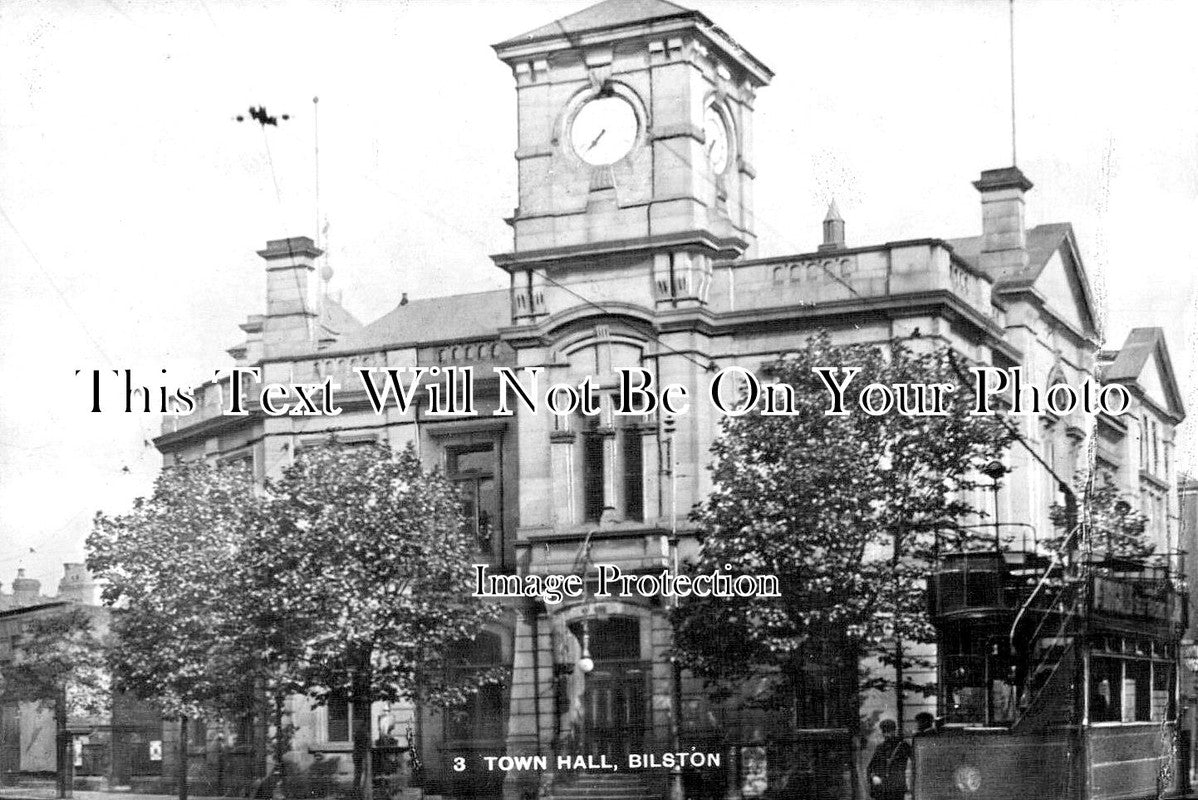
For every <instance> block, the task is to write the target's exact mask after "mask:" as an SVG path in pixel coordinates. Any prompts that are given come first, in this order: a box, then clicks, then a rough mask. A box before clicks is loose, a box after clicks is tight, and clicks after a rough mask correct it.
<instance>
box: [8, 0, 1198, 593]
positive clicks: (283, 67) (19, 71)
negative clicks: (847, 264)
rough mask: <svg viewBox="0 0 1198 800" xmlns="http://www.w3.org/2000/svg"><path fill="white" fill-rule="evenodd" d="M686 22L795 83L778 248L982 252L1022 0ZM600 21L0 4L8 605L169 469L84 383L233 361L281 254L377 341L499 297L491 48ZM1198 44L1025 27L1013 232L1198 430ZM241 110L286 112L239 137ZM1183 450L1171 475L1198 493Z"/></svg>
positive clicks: (773, 142) (208, 3) (509, 192)
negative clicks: (1057, 272) (1163, 372)
mask: <svg viewBox="0 0 1198 800" xmlns="http://www.w3.org/2000/svg"><path fill="white" fill-rule="evenodd" d="M684 4H685V5H690V6H691V7H696V8H699V9H700V10H702V11H703V12H704V13H706V14H707V15H708V16H709V17H710V18H712V19H713V20H714V21H715V22H716V23H717V24H719V25H720V26H721V27H723V28H724V29H725V30H726V31H728V32H729V33H730V34H731V35H732V36H733V37H734V38H735V39H736V40H737V41H738V42H739V43H740V44H742V45H743V46H744V47H746V48H747V49H748V50H750V51H751V52H752V53H754V55H756V56H757V57H758V58H759V59H761V60H762V61H764V62H765V63H766V64H767V65H769V66H770V67H771V68H772V69H773V70H774V72H775V73H776V77H775V79H774V81H773V82H772V84H771V85H770V86H768V87H766V88H764V89H762V90H761V91H760V92H759V94H758V99H757V105H756V122H755V144H756V158H755V166H756V168H757V171H758V178H757V181H756V203H757V210H758V222H757V228H758V236H759V244H760V254H761V255H763V256H768V255H780V254H784V253H788V252H806V251H810V250H812V249H814V247H815V245H816V244H818V242H819V240H820V238H819V237H820V221H821V220H822V219H823V215H824V212H825V210H826V208H827V205H828V202H829V201H830V200H831V199H832V198H835V199H836V202H837V204H838V206H839V207H840V210H841V212H842V214H843V216H844V218H845V220H846V223H847V231H848V237H847V238H848V243H849V244H850V245H851V246H852V245H865V244H871V243H881V242H885V241H891V240H897V239H908V238H921V237H944V238H948V237H954V236H968V235H975V234H977V233H979V232H980V226H981V212H980V203H979V200H978V196H977V192H976V191H975V190H974V189H973V187H972V185H971V182H972V181H973V180H976V179H977V177H978V174H979V173H980V172H981V170H983V169H988V168H996V167H1002V166H1007V165H1008V164H1010V162H1011V149H1010V148H1011V123H1010V117H1011V110H1010V64H1009V60H1008V53H1009V47H1010V43H1009V38H1008V36H1009V27H1008V4H1007V2H1006V1H1005V0H960V1H956V2H954V1H952V0H937V1H932V0H918V1H917V0H885V1H883V0H871V1H870V2H864V1H863V0H862V1H858V2H854V1H853V0H840V1H839V2H831V1H823V2H817V1H815V0H810V1H807V2H803V1H801V0H793V1H791V2H782V0H772V1H770V2H748V1H746V0H698V2H694V3H684ZM587 5H589V3H588V2H585V0H523V1H522V2H495V1H494V0H489V1H488V2H469V1H468V0H446V1H445V2H431V0H421V1H420V2H398V1H396V0H389V1H388V2H382V1H381V0H326V1H324V2H310V1H308V0H273V1H272V2H253V1H252V0H175V1H174V2H170V3H163V2H157V0H69V1H68V0H0V367H2V369H3V373H2V375H3V379H2V380H0V586H2V587H3V589H4V590H6V591H7V590H10V588H11V581H12V578H13V577H14V576H15V574H16V570H17V569H18V568H24V569H26V570H27V573H28V575H29V576H30V577H35V578H38V579H40V580H42V581H43V589H44V590H46V591H50V592H52V591H53V589H54V586H55V585H56V584H57V581H58V579H59V577H60V576H61V574H62V566H61V565H62V562H64V561H81V560H83V558H84V540H85V539H86V536H87V533H88V531H89V530H90V527H91V520H92V517H93V515H94V514H95V513H96V511H98V510H102V511H104V512H106V513H119V512H121V511H124V510H126V509H127V508H128V507H129V504H130V502H131V500H132V499H133V498H134V497H136V496H138V495H141V494H145V493H147V492H148V490H149V489H150V487H151V484H152V481H153V479H154V476H155V474H156V473H157V470H158V467H159V463H160V460H159V458H158V456H157V454H156V452H155V451H154V449H153V447H152V445H151V444H150V440H151V439H152V438H153V437H154V436H155V435H156V434H157V431H158V426H159V424H160V420H159V419H158V418H157V416H155V415H145V414H130V415H126V414H122V413H118V412H115V411H107V410H106V411H105V412H103V413H101V414H92V413H89V409H90V403H89V394H88V384H87V380H86V373H87V372H89V371H90V370H93V369H126V368H128V369H132V370H134V375H135V376H137V377H138V378H140V379H142V382H145V383H148V384H151V385H153V384H154V383H155V382H156V381H157V380H159V379H160V378H161V379H163V380H164V382H166V383H169V384H171V385H175V384H181V385H191V384H193V383H199V382H202V381H203V380H205V379H207V378H209V377H210V376H211V375H212V373H213V372H214V371H215V370H217V369H220V368H225V367H227V366H229V364H230V363H231V362H230V359H229V358H228V357H227V355H226V354H225V349H226V348H228V347H230V346H232V345H234V344H237V343H239V341H240V340H241V337H242V334H241V331H240V330H238V328H237V325H238V324H239V323H240V322H243V321H244V320H245V317H246V316H247V315H248V314H252V313H260V312H261V311H262V310H263V305H264V290H265V277H264V271H263V268H262V262H261V260H260V259H259V258H258V257H257V256H256V255H255V251H256V250H259V249H262V247H263V246H264V244H265V242H266V240H268V239H275V238H281V237H283V236H289V235H308V236H314V235H315V233H316V230H317V228H318V226H319V227H323V225H324V223H325V222H326V221H327V223H328V226H329V228H328V235H327V239H326V248H327V250H328V263H329V265H330V266H331V267H332V268H333V270H334V277H333V282H332V287H333V290H334V292H341V293H342V294H343V302H344V304H345V305H346V306H347V307H348V308H349V309H350V310H351V311H352V312H353V313H355V314H356V315H357V316H358V317H359V318H360V319H362V320H363V321H369V320H372V319H374V318H377V317H378V316H381V315H382V314H384V313H385V312H387V311H388V310H390V309H391V308H392V307H394V305H395V304H396V303H397V302H398V301H399V298H400V296H401V294H402V293H403V292H407V293H408V294H409V296H410V297H413V298H415V297H425V296H435V295H440V294H450V293H456V292H463V291H472V290H479V289H488V288H500V287H503V286H505V285H506V280H505V274H504V273H502V272H501V271H500V270H499V269H498V268H496V267H495V266H494V265H493V264H492V263H491V261H490V259H489V255H490V254H493V253H500V252H503V251H505V250H506V249H508V248H509V247H510V244H511V239H510V230H509V229H508V228H507V226H506V225H505V224H504V222H503V218H504V217H506V216H509V215H510V214H511V212H512V208H513V207H514V205H515V203H516V171H515V161H514V159H513V152H514V149H515V91H514V83H513V79H512V76H511V73H510V72H509V70H508V69H507V67H506V66H505V65H504V64H502V63H501V62H500V61H498V60H497V59H496V58H495V55H494V52H493V51H492V49H491V47H490V45H491V44H492V43H494V42H498V41H501V40H503V39H506V38H509V37H511V36H513V35H516V34H518V33H521V32H523V31H525V30H529V29H532V28H535V27H538V26H540V25H542V24H544V23H547V22H549V21H551V20H553V19H555V18H558V17H561V16H564V15H566V14H569V13H572V12H574V11H577V10H579V9H581V8H584V7H586V6H587ZM1195 29H1198V3H1192V2H1187V0H1176V2H1164V1H1163V0H1125V1H1124V2H1114V1H1110V2H1104V1H1102V0H1076V1H1073V0H1016V4H1015V63H1016V70H1015V73H1016V78H1015V85H1016V121H1017V125H1016V130H1017V146H1018V164H1019V166H1020V167H1021V169H1022V170H1023V171H1024V173H1025V174H1026V175H1027V176H1028V177H1029V178H1030V179H1031V180H1032V181H1033V182H1034V183H1035V184H1036V186H1035V188H1034V189H1033V190H1032V191H1031V192H1030V193H1029V195H1028V200H1027V221H1028V223H1029V225H1035V224H1039V223H1044V222H1071V223H1073V226H1074V228H1075V231H1076V233H1077V237H1078V240H1079V244H1080V250H1081V254H1082V258H1083V261H1084V263H1085V266H1086V268H1087V270H1088V272H1089V275H1090V278H1091V281H1092V283H1093V285H1094V286H1095V288H1096V292H1097V294H1098V297H1099V303H1100V304H1101V306H1102V308H1103V314H1104V316H1103V320H1104V326H1105V333H1106V343H1107V346H1109V347H1117V346H1118V345H1119V344H1120V343H1121V342H1122V341H1123V339H1124V338H1125V336H1126V335H1127V332H1128V331H1129V330H1130V329H1131V328H1132V327H1136V326H1161V327H1163V328H1165V330H1166V334H1167V336H1168V342H1169V347H1170V349H1171V353H1172V358H1173V366H1174V369H1175V372H1176V374H1177V377H1178V379H1179V381H1180V382H1181V383H1182V389H1183V393H1184V396H1185V398H1186V401H1187V406H1188V408H1189V409H1190V410H1191V411H1193V412H1194V413H1196V414H1198V394H1196V393H1195V387H1198V370H1196V369H1195V361H1196V360H1198V277H1196V276H1198V236H1195V235H1194V232H1195V222H1196V221H1198V92H1195V91H1194V87H1195V86H1198V49H1195V48H1194V47H1193V42H1192V32H1193V31H1194V30H1195ZM313 98H319V102H318V103H315V104H314V103H313ZM251 105H265V106H266V107H267V109H268V110H269V112H270V113H272V114H276V115H282V114H288V115H289V117H290V118H289V119H288V120H285V121H281V122H280V124H279V126H278V127H277V128H270V129H266V130H264V129H262V128H261V127H260V126H258V125H256V124H254V123H252V122H250V121H244V122H237V121H236V119H235V118H236V117H237V116H238V115H239V114H240V115H243V116H244V115H245V112H246V109H247V108H248V107H249V106H251ZM317 130H318V131H319V135H318V136H317V133H316V132H317ZM317 142H318V143H319V193H318V192H317V191H316V187H317V169H316V163H317V158H316V152H315V151H316V144H317ZM318 221H319V222H318ZM164 369H165V370H166V371H167V373H166V375H165V376H163V375H162V372H161V371H162V370H164ZM76 370H82V371H84V373H85V377H83V378H80V377H77V376H76V375H75V371H76ZM1194 430H1195V428H1194V425H1193V424H1190V425H1187V426H1186V427H1184V428H1183V429H1182V436H1181V439H1180V442H1179V448H1178V460H1179V463H1181V464H1182V465H1184V466H1188V467H1189V468H1190V469H1191V470H1193V471H1198V447H1196V445H1195V439H1198V437H1196V436H1195V434H1194Z"/></svg>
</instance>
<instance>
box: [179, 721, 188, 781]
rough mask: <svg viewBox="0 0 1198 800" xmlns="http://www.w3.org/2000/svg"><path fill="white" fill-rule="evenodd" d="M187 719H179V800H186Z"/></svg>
mask: <svg viewBox="0 0 1198 800" xmlns="http://www.w3.org/2000/svg"><path fill="white" fill-rule="evenodd" d="M187 722H188V720H187V717H186V716H181V717H179V800H187Z"/></svg>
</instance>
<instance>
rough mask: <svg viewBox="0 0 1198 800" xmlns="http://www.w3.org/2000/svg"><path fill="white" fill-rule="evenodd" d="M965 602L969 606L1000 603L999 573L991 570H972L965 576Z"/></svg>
mask: <svg viewBox="0 0 1198 800" xmlns="http://www.w3.org/2000/svg"><path fill="white" fill-rule="evenodd" d="M965 604H966V605H969V606H994V605H998V573H997V572H992V571H990V570H985V571H983V570H972V569H971V570H970V571H969V574H968V575H967V576H966V578H965Z"/></svg>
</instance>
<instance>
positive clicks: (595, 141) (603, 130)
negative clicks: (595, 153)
mask: <svg viewBox="0 0 1198 800" xmlns="http://www.w3.org/2000/svg"><path fill="white" fill-rule="evenodd" d="M605 133H607V128H603V129H602V130H600V131H599V135H598V136H596V137H595V140H594V141H593V142H591V145H590V147H588V148H587V152H588V153H589V152H591V151H592V150H594V149H595V145H597V144H599V140H600V139H602V138H603V134H605Z"/></svg>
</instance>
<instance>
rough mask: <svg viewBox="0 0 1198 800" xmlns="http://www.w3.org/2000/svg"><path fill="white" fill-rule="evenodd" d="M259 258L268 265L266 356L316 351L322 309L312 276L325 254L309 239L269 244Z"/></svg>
mask: <svg viewBox="0 0 1198 800" xmlns="http://www.w3.org/2000/svg"><path fill="white" fill-rule="evenodd" d="M258 255H260V256H261V257H262V259H263V260H264V261H266V315H265V316H264V317H263V320H262V349H263V355H265V356H277V355H289V354H292V353H298V352H304V351H308V350H311V349H313V348H314V346H315V342H316V339H315V337H316V319H317V314H318V313H319V311H320V306H319V302H318V301H319V296H318V294H317V292H316V286H315V282H314V281H313V280H312V273H313V272H315V271H316V259H317V258H319V257H320V256H321V255H322V251H321V250H320V249H319V248H317V247H316V244H315V243H314V242H313V241H312V240H311V239H309V238H308V237H307V236H293V237H291V238H289V239H275V240H273V241H269V242H267V243H266V249H265V250H259V251H258ZM246 355H247V356H248V355H249V354H248V353H247V354H246Z"/></svg>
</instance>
